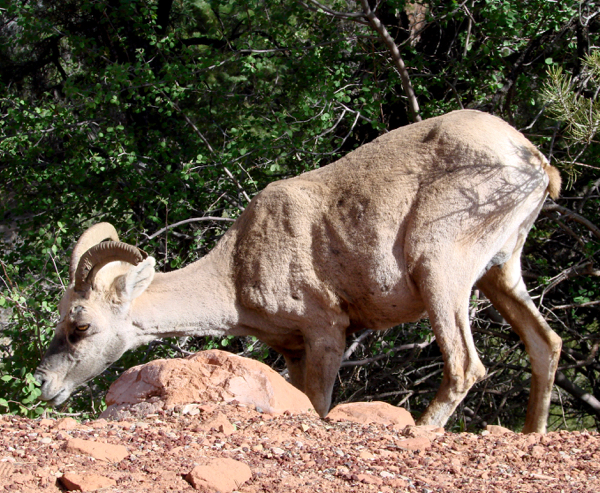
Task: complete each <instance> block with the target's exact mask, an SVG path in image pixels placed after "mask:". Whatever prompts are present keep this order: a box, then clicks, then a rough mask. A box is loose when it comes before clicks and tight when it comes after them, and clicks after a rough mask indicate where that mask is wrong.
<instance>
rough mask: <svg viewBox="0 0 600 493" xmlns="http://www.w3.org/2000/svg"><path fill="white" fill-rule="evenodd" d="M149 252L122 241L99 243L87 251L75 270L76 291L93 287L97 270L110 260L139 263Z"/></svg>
mask: <svg viewBox="0 0 600 493" xmlns="http://www.w3.org/2000/svg"><path fill="white" fill-rule="evenodd" d="M147 257H148V254H147V253H146V252H144V251H143V250H140V249H139V248H137V247H134V246H133V245H129V244H127V243H122V242H120V241H105V242H102V243H98V244H97V245H95V246H93V247H92V248H90V249H89V250H88V251H87V252H85V253H84V254H83V255H82V257H81V260H80V261H79V265H78V266H77V270H76V271H75V291H87V290H89V289H90V288H91V287H92V283H93V282H94V278H95V277H96V274H97V272H98V271H99V270H100V269H101V268H102V267H104V266H105V265H106V264H108V263H109V262H116V261H119V260H120V261H122V262H129V263H130V264H133V265H137V264H139V263H140V262H141V261H142V260H144V259H145V258H147Z"/></svg>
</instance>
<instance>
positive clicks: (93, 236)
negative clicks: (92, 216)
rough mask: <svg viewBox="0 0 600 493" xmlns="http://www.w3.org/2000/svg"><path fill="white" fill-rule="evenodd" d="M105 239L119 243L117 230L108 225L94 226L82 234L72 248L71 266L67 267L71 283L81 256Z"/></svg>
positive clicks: (99, 224)
mask: <svg viewBox="0 0 600 493" xmlns="http://www.w3.org/2000/svg"><path fill="white" fill-rule="evenodd" d="M106 239H110V240H112V241H119V235H118V234H117V230H116V229H115V228H114V226H113V225H112V224H110V223H98V224H94V225H93V226H91V227H89V228H88V229H86V230H85V231H84V232H83V234H82V235H81V237H80V238H79V241H77V243H76V244H75V247H74V248H73V253H71V265H70V267H69V279H70V280H71V282H73V281H75V272H77V266H78V265H79V259H80V258H81V257H82V256H83V254H84V253H85V252H87V251H88V250H89V249H90V248H92V247H93V246H94V245H97V244H98V243H100V242H101V241H103V240H106Z"/></svg>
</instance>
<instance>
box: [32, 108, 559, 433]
mask: <svg viewBox="0 0 600 493" xmlns="http://www.w3.org/2000/svg"><path fill="white" fill-rule="evenodd" d="M559 191H560V175H559V173H558V171H557V170H556V169H555V168H553V167H552V166H550V165H549V164H548V162H547V160H546V159H545V158H544V157H543V155H542V154H541V153H540V152H539V151H538V150H537V149H536V148H535V147H534V146H533V145H532V144H531V143H530V142H529V141H528V140H527V139H526V138H525V137H524V136H523V135H522V134H521V133H519V132H518V131H516V130H515V129H513V128H512V127H510V126H509V125H508V124H507V123H505V122H503V121H502V120H500V119H498V118H496V117H493V116H490V115H488V114H485V113H481V112H478V111H472V110H463V111H456V112H452V113H449V114H447V115H444V116H440V117H437V118H431V119H429V120H426V121H423V122H420V123H415V124H413V125H409V126H406V127H402V128H400V129H398V130H394V131H392V132H389V133H387V134H385V135H383V136H381V137H379V138H378V139H376V140H374V141H373V142H371V143H369V144H366V145H364V146H362V147H360V148H358V149H356V150H355V151H353V152H351V153H350V154H348V155H347V156H345V157H344V158H342V159H340V160H339V161H337V162H335V163H333V164H330V165H328V166H325V167H323V168H320V169H316V170H313V171H310V172H308V173H304V174H302V175H300V176H297V177H294V178H290V179H286V180H281V181H278V182H275V183H271V184H270V185H269V186H267V187H266V188H265V189H264V190H263V191H262V192H261V193H259V194H258V195H257V196H256V197H254V199H253V200H252V201H251V202H250V204H249V206H248V207H247V208H246V210H245V211H244V212H243V213H242V214H241V215H240V217H239V218H238V220H237V221H236V222H235V223H234V224H233V226H232V227H231V228H230V229H229V231H228V232H227V233H226V234H225V235H224V236H223V238H222V239H221V240H220V241H219V243H218V244H217V245H216V246H215V248H214V249H213V250H212V251H211V252H210V253H208V254H207V255H206V256H205V257H203V258H202V259H200V260H198V261H197V262H195V263H193V264H191V265H188V266H187V267H185V268H182V269H179V270H176V271H174V272H169V273H155V269H154V266H155V261H154V258H152V257H149V256H147V255H146V254H145V253H144V252H142V251H140V250H139V249H138V248H136V247H134V246H131V245H128V244H125V243H121V242H119V239H118V236H117V232H116V231H115V229H114V227H112V226H111V225H110V224H108V223H100V224H96V225H95V226H92V227H91V228H89V229H88V230H87V231H85V232H84V233H83V235H82V236H81V238H80V239H79V241H78V242H77V244H76V245H75V248H74V250H73V253H72V257H71V264H70V284H69V287H68V289H67V290H66V292H65V294H64V296H63V299H62V301H61V303H60V321H59V322H58V325H57V328H56V334H55V337H54V339H53V340H52V342H51V344H50V347H49V349H48V351H47V353H46V355H45V356H44V359H43V361H42V362H41V364H40V366H39V368H38V369H37V371H36V378H37V380H38V381H39V382H40V383H41V392H42V395H41V398H42V399H44V400H46V401H49V402H51V403H53V404H60V403H61V402H63V401H65V400H66V399H67V398H68V397H69V395H70V394H71V392H72V391H73V390H74V389H75V388H76V387H77V386H79V385H81V384H83V383H84V382H86V381H88V380H90V379H91V378H92V377H94V376H95V375H98V374H99V373H100V372H102V371H103V370H104V369H105V368H107V367H108V366H109V365H110V364H111V363H113V362H114V361H116V360H117V359H119V358H120V356H121V355H122V354H123V353H124V352H125V351H127V350H129V349H132V348H135V347H137V346H140V345H141V344H145V343H148V342H150V341H151V340H153V339H156V338H159V337H171V336H177V337H179V336H200V335H237V336H247V335H254V336H256V337H257V338H258V339H260V340H261V341H263V342H265V343H266V344H268V345H269V346H271V347H272V348H273V349H275V350H276V351H278V352H280V353H281V354H283V356H284V357H285V361H286V363H287V366H288V369H289V376H290V380H291V382H292V383H293V384H294V385H295V386H296V387H298V388H299V389H300V390H302V391H304V392H305V393H306V394H307V395H308V397H309V398H310V400H311V401H312V403H313V405H314V407H315V410H316V411H317V412H318V413H319V414H320V415H321V416H326V415H327V412H328V410H329V407H330V404H331V392H332V388H333V385H334V381H335V378H336V374H337V372H338V369H339V366H340V362H341V359H342V355H343V353H344V346H345V341H346V336H347V335H348V334H350V333H352V332H355V331H357V330H360V329H362V328H370V329H387V328H389V327H392V326H394V325H397V324H400V323H403V322H412V321H416V320H418V319H420V318H422V317H426V316H429V319H430V322H431V327H432V329H433V333H434V334H435V337H436V341H437V343H438V345H439V347H440V350H441V352H442V354H443V356H444V376H443V380H442V383H441V386H440V388H439V390H438V392H437V394H436V396H435V398H434V399H433V400H432V401H431V403H430V404H429V406H428V408H427V409H426V411H425V412H424V414H423V415H422V416H421V418H420V423H421V424H434V425H438V426H444V424H445V423H446V421H447V420H448V418H449V417H450V415H451V414H452V413H453V411H454V410H455V408H456V406H457V405H458V404H459V403H460V402H461V401H462V399H463V398H464V397H465V395H466V393H467V392H468V390H469V389H470V388H471V386H472V385H473V384H475V383H476V382H477V381H478V380H480V379H481V378H483V377H484V375H485V368H484V366H483V364H482V363H481V361H480V359H479V357H478V356H477V352H476V350H475V345H474V343H473V338H472V334H471V330H470V327H469V297H470V292H471V289H472V287H473V286H474V285H476V286H477V287H478V288H479V289H480V290H481V291H483V293H485V295H486V296H487V297H488V298H489V299H490V301H491V302H492V303H493V304H494V306H495V307H496V308H497V309H498V311H499V312H500V313H501V314H502V316H503V317H504V318H505V319H506V320H507V321H509V322H510V324H511V325H512V327H513V329H514V330H515V331H516V332H517V333H518V334H519V336H520V337H521V339H522V340H523V342H524V343H525V347H526V349H527V352H528V353H529V355H530V359H531V367H532V368H531V369H532V379H531V393H530V397H529V405H528V408H527V417H526V421H525V426H524V431H525V432H544V431H545V429H546V421H547V414H548V408H549V404H550V393H551V388H552V385H553V380H554V374H555V371H556V367H557V363H558V358H559V354H560V350H561V339H560V338H559V337H558V335H556V334H555V333H554V332H553V331H552V330H551V329H550V327H549V326H548V324H547V323H546V321H545V320H544V318H543V317H542V316H541V314H540V313H539V311H538V310H537V308H536V307H535V305H534V304H533V302H532V301H531V299H530V297H529V295H528V293H527V289H526V287H525V284H524V283H523V279H522V277H521V266H520V254H521V250H522V248H523V243H524V242H525V238H526V235H527V233H528V231H529V229H530V228H531V226H532V224H533V222H534V220H535V218H536V217H537V215H538V213H539V211H540V208H541V207H542V204H543V202H544V200H545V197H546V195H547V194H548V193H549V194H550V195H551V196H553V197H556V196H557V195H558V193H559ZM106 239H109V240H110V241H103V240H106Z"/></svg>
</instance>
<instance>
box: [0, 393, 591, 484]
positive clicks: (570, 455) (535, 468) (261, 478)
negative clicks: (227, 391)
mask: <svg viewBox="0 0 600 493" xmlns="http://www.w3.org/2000/svg"><path fill="white" fill-rule="evenodd" d="M65 490H69V491H71V490H83V491H93V490H98V491H105V492H127V493H132V492H146V493H147V492H150V493H155V492H156V493H158V492H170V491H190V492H191V491H198V490H200V491H211V492H212V491H239V492H248V493H249V492H286V493H287V492H290V491H292V492H310V493H316V492H325V493H330V492H355V491H356V492H358V491H361V492H362V491H373V492H405V491H406V492H423V493H425V492H438V491H439V492H458V491H460V492H479V491H485V492H538V491H539V492H542V491H543V492H549V491H552V492H556V493H558V492H560V491H564V492H590V493H592V492H593V493H597V492H598V491H600V435H599V434H598V433H596V432H593V433H592V432H558V433H549V434H547V435H537V434H534V435H521V434H516V433H512V432H509V433H504V430H502V429H496V428H492V429H491V430H490V431H488V432H484V433H483V434H482V435H473V434H466V433H461V434H452V433H444V432H443V430H440V429H432V428H425V429H423V428H419V427H408V428H404V430H398V429H394V428H393V426H392V425H389V426H385V425H381V424H370V425H363V424H358V423H353V422H347V421H340V422H334V421H332V420H329V419H326V420H321V419H319V418H318V417H317V416H316V415H314V414H301V415H292V414H289V413H287V414H285V413H284V414H282V415H279V416H271V415H268V414H263V413H259V412H257V411H256V410H255V409H254V408H252V407H249V406H245V405H241V404H239V403H236V402H230V403H227V404H226V403H222V404H216V405H202V406H198V407H197V408H196V409H195V410H194V411H193V412H192V413H191V414H183V413H182V412H177V411H172V412H162V411H161V412H159V413H155V414H151V415H147V416H145V417H144V418H143V419H136V420H131V421H106V420H103V419H101V420H98V421H91V422H85V423H77V422H76V421H75V420H73V419H71V418H65V419H62V420H58V421H57V420H49V419H44V420H35V421H34V420H29V419H25V418H20V417H14V416H3V417H0V491H18V492H23V493H28V492H39V491H42V492H55V491H65Z"/></svg>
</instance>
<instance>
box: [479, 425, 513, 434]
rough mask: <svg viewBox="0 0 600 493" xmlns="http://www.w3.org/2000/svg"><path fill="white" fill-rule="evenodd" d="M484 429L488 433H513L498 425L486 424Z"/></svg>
mask: <svg viewBox="0 0 600 493" xmlns="http://www.w3.org/2000/svg"><path fill="white" fill-rule="evenodd" d="M485 429H486V431H489V432H490V435H506V434H507V433H514V431H512V430H509V429H508V428H504V426H498V425H487V426H486V427H485Z"/></svg>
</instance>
